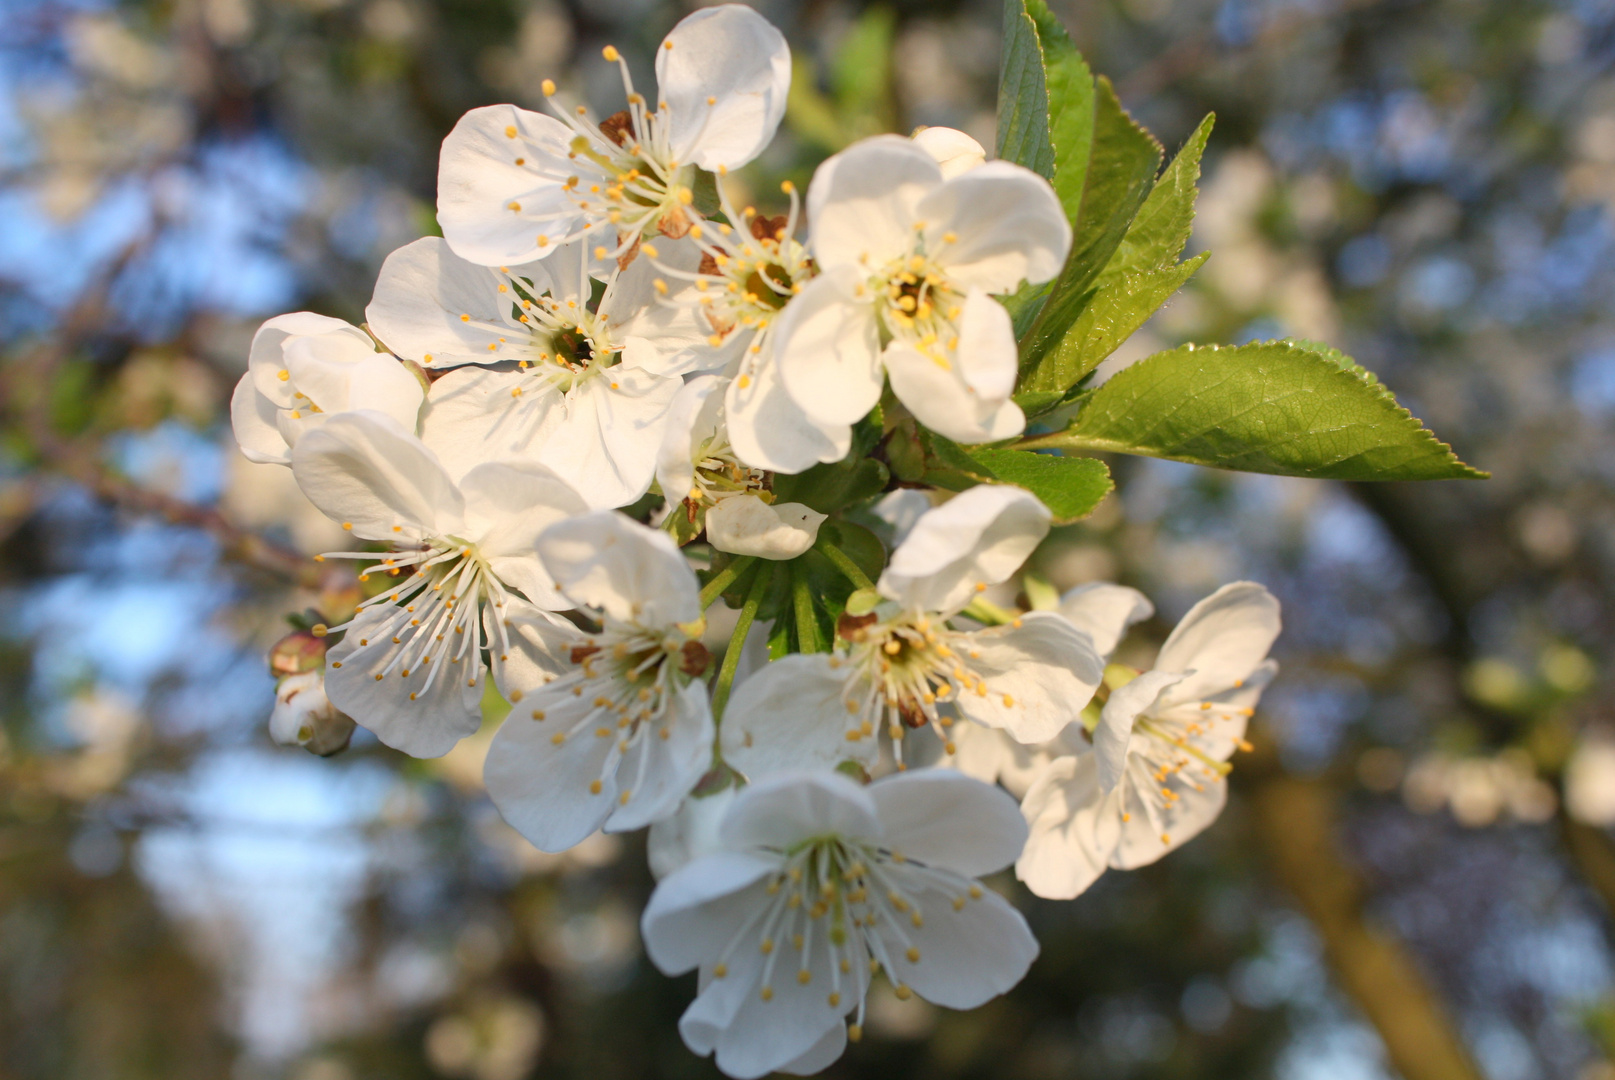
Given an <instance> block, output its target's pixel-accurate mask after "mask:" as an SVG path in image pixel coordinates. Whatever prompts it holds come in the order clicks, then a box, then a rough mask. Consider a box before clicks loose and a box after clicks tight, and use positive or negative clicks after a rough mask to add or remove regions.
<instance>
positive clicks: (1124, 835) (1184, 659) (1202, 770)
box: [1015, 581, 1279, 899]
mask: <svg viewBox="0 0 1615 1080" xmlns="http://www.w3.org/2000/svg"><path fill="white" fill-rule="evenodd" d="M1278 633H1279V603H1278V601H1277V600H1275V599H1274V598H1273V596H1272V594H1271V593H1269V592H1268V591H1267V590H1266V589H1264V588H1263V587H1262V586H1260V585H1257V584H1255V583H1253V582H1249V581H1240V582H1235V583H1234V584H1232V585H1225V586H1223V587H1222V588H1221V589H1218V590H1217V591H1216V592H1214V593H1212V594H1211V595H1210V596H1208V597H1206V598H1205V599H1204V600H1202V601H1200V602H1199V603H1198V604H1196V605H1195V606H1194V607H1193V608H1191V609H1190V611H1189V613H1188V614H1187V615H1185V616H1184V617H1183V621H1182V622H1180V623H1179V624H1178V626H1177V628H1176V629H1175V630H1173V631H1172V634H1171V636H1170V637H1168V638H1167V640H1166V644H1165V645H1163V646H1161V653H1160V656H1159V657H1158V658H1157V659H1156V667H1155V669H1154V670H1152V671H1148V672H1145V673H1143V674H1142V675H1139V676H1138V677H1137V678H1135V679H1133V680H1132V681H1131V682H1129V683H1127V684H1126V685H1124V686H1121V687H1120V688H1119V689H1117V690H1116V691H1115V692H1114V693H1112V694H1111V696H1110V700H1109V701H1108V702H1106V703H1105V708H1104V712H1103V713H1102V714H1101V716H1100V720H1099V725H1098V727H1097V728H1095V729H1094V733H1093V750H1092V752H1090V753H1083V754H1077V755H1070V756H1062V757H1058V758H1056V759H1055V760H1053V761H1052V762H1050V763H1049V764H1048V765H1047V766H1046V767H1045V768H1044V770H1043V771H1042V772H1041V773H1040V774H1039V776H1038V777H1037V779H1036V780H1034V781H1033V783H1032V785H1031V787H1030V788H1029V789H1028V790H1027V792H1026V798H1025V800H1024V802H1023V803H1022V806H1021V810H1022V812H1023V813H1024V814H1025V815H1026V819H1027V821H1028V822H1029V823H1030V826H1031V835H1030V838H1029V839H1028V841H1027V844H1026V850H1025V852H1024V853H1023V854H1022V855H1021V858H1020V860H1019V861H1018V862H1017V863H1016V865H1015V872H1016V874H1018V875H1019V876H1020V878H1021V880H1022V881H1024V882H1026V884H1027V887H1028V888H1030V889H1031V890H1032V891H1033V892H1034V893H1036V894H1037V895H1039V896H1044V897H1049V898H1050V899H1069V898H1071V897H1074V896H1076V895H1078V894H1079V893H1081V892H1082V891H1083V890H1084V889H1086V888H1087V887H1088V886H1089V885H1091V884H1093V882H1094V880H1095V879H1096V878H1098V877H1099V875H1100V874H1102V873H1104V871H1105V868H1106V867H1111V868H1114V869H1117V870H1131V869H1134V868H1135V867H1139V866H1144V865H1146V864H1148V863H1152V862H1154V861H1156V860H1157V859H1159V858H1160V857H1161V856H1162V855H1165V854H1166V853H1167V852H1169V851H1172V850H1173V849H1175V848H1177V847H1179V846H1180V845H1182V844H1183V843H1185V842H1186V841H1188V840H1190V839H1192V838H1193V837H1195V836H1197V835H1198V834H1199V833H1200V832H1201V830H1203V829H1205V828H1206V826H1208V825H1210V824H1211V823H1212V821H1214V820H1216V817H1217V815H1218V814H1220V813H1221V812H1222V808H1223V805H1224V803H1225V802H1226V801H1227V798H1228V783H1227V774H1228V772H1229V766H1228V759H1229V758H1230V757H1232V756H1233V754H1234V751H1235V750H1237V749H1243V748H1246V745H1247V744H1246V743H1245V727H1246V723H1247V721H1248V719H1249V717H1250V715H1251V712H1252V710H1253V709H1254V708H1255V705H1256V702H1257V700H1258V699H1259V698H1260V697H1261V694H1262V690H1263V688H1264V687H1266V686H1267V684H1268V683H1269V682H1270V681H1272V679H1273V676H1274V675H1275V674H1277V672H1278V665H1277V664H1275V663H1274V662H1273V661H1272V660H1269V659H1267V651H1268V649H1269V648H1271V647H1272V644H1273V641H1274V639H1275V638H1277V637H1278Z"/></svg>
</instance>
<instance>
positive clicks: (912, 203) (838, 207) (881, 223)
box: [775, 135, 1071, 443]
mask: <svg viewBox="0 0 1615 1080" xmlns="http://www.w3.org/2000/svg"><path fill="white" fill-rule="evenodd" d="M808 220H809V221H810V222H811V223H812V238H811V244H810V247H811V252H812V256H813V258H814V260H815V261H816V262H817V264H818V266H819V269H820V271H821V273H820V275H819V276H818V277H816V278H814V279H813V280H812V281H810V282H809V283H808V284H807V285H806V287H804V288H803V289H802V291H801V293H800V294H798V295H797V297H796V299H795V300H793V301H792V302H791V304H790V305H789V306H788V307H787V308H786V309H785V312H784V314H783V315H782V316H781V317H780V322H779V326H778V329H777V331H776V332H777V334H778V338H777V341H776V344H775V352H776V355H777V357H778V362H779V365H780V372H781V374H782V376H783V378H784V382H785V388H786V390H787V391H788V392H789V393H790V396H791V398H792V399H793V400H794V401H795V402H796V403H797V405H798V406H800V407H801V409H802V410H803V411H804V412H805V413H807V415H808V416H810V417H811V418H813V419H814V420H815V421H816V422H818V423H820V424H823V425H836V426H838V427H845V426H847V425H850V424H853V423H855V422H857V421H858V420H859V419H861V418H862V417H863V416H864V415H865V414H866V413H868V412H869V410H870V409H871V408H873V407H874V405H875V403H876V402H878V401H879V400H880V395H881V387H882V386H883V385H884V383H885V381H886V379H887V378H888V377H889V378H890V379H891V386H892V391H893V392H894V393H895V394H896V395H897V397H898V399H899V400H900V401H902V403H903V404H904V405H906V406H907V407H908V408H909V410H910V411H911V412H912V413H913V414H914V416H915V417H916V418H917V419H918V420H919V421H920V423H922V424H924V425H925V426H926V427H928V428H930V429H932V430H933V431H936V432H938V433H940V434H942V435H945V436H947V437H948V438H950V439H954V440H957V441H959V442H964V443H980V442H989V441H992V440H996V439H1005V438H1009V437H1011V436H1014V435H1018V434H1019V433H1020V432H1021V430H1022V429H1023V428H1024V426H1025V417H1024V416H1023V415H1022V414H1021V410H1020V409H1019V407H1017V406H1016V405H1015V403H1014V402H1013V401H1011V400H1010V395H1011V393H1012V392H1013V391H1014V389H1015V376H1016V372H1017V368H1018V365H1019V358H1018V353H1017V351H1016V344H1015V331H1014V327H1013V326H1012V324H1011V322H1010V316H1009V312H1008V311H1007V310H1006V309H1005V308H1004V306H1003V305H1002V304H1000V303H999V302H998V301H997V300H994V299H993V294H998V293H1007V292H1012V291H1013V290H1014V289H1015V287H1016V286H1017V285H1018V284H1020V282H1022V281H1030V282H1033V283H1036V282H1042V281H1047V280H1049V279H1050V278H1052V277H1054V276H1055V274H1057V273H1059V271H1060V267H1061V266H1062V265H1063V263H1064V261H1065V257H1066V252H1067V250H1068V249H1069V248H1070V246H1071V226H1070V225H1069V224H1068V223H1067V222H1066V218H1065V213H1064V211H1063V210H1062V209H1061V207H1060V201H1059V199H1058V198H1057V197H1056V196H1055V194H1054V189H1053V188H1052V187H1050V186H1049V183H1048V181H1046V180H1044V179H1043V178H1042V177H1040V176H1038V175H1037V174H1036V173H1034V172H1032V171H1030V170H1028V169H1024V168H1022V167H1020V166H1019V165H1012V164H1009V163H1008V162H1002V161H994V162H989V163H988V164H986V165H982V166H979V167H977V168H975V169H971V170H970V171H968V172H965V173H962V174H960V175H958V176H955V177H953V178H952V179H949V180H944V179H943V177H942V170H941V167H940V166H939V165H938V164H937V162H936V160H935V159H934V158H932V156H931V155H930V154H929V153H927V152H926V150H925V149H924V148H923V147H921V146H917V145H915V144H914V143H913V142H911V141H910V140H908V139H903V138H899V137H898V136H895V135H882V136H878V137H876V138H873V139H867V140H865V141H863V142H861V143H857V144H856V145H854V146H852V147H851V148H849V149H847V150H844V151H842V152H841V153H839V154H837V155H835V156H834V157H832V158H830V159H829V160H827V161H825V162H824V164H822V165H820V166H819V169H818V171H817V172H816V173H815V174H814V176H813V184H812V186H811V187H810V188H809V189H808Z"/></svg>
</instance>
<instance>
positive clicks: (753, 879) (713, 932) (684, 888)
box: [639, 851, 779, 975]
mask: <svg viewBox="0 0 1615 1080" xmlns="http://www.w3.org/2000/svg"><path fill="white" fill-rule="evenodd" d="M778 870H779V861H778V860H777V859H773V858H769V857H766V856H761V855H755V854H752V853H750V852H741V851H720V852H716V853H714V854H712V855H708V856H705V857H703V858H701V859H699V860H697V861H695V862H692V863H690V864H688V865H686V866H684V867H682V868H680V869H679V870H677V871H675V872H674V873H672V874H671V875H669V876H668V877H666V878H664V879H663V880H662V881H661V882H660V883H659V884H658V885H657V886H656V891H655V892H654V893H653V894H652V895H651V898H650V903H649V904H647V905H646V906H645V914H644V915H643V916H642V917H641V918H640V920H639V925H640V929H641V932H642V934H643V937H644V939H645V952H646V953H648V954H649V956H650V959H651V963H653V964H655V965H656V967H657V969H658V970H659V971H661V972H662V973H663V974H664V975H682V974H683V973H684V972H686V971H689V970H691V969H692V968H694V967H696V966H697V965H698V964H700V963H702V962H703V961H705V960H708V959H709V958H711V957H715V956H718V955H720V954H721V953H722V952H723V950H724V947H725V946H726V945H728V943H729V939H730V938H732V937H733V936H734V934H735V930H736V929H738V928H739V927H740V926H741V925H743V923H744V921H745V918H746V916H747V914H749V909H750V908H751V907H752V906H753V905H756V904H760V903H763V902H765V897H764V896H763V891H762V888H761V887H760V886H761V882H762V881H763V879H764V878H766V877H768V876H770V875H771V874H774V873H776V872H777V871H778ZM748 951H750V952H755V951H756V950H755V949H753V950H748Z"/></svg>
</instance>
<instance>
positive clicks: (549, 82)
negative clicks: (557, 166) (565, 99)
mask: <svg viewBox="0 0 1615 1080" xmlns="http://www.w3.org/2000/svg"><path fill="white" fill-rule="evenodd" d="M538 88H539V89H540V90H542V91H544V96H545V97H549V96H550V95H552V94H554V93H555V80H554V79H545V80H544V81H543V82H541V83H539V84H538ZM517 164H518V165H519V164H521V163H520V162H517Z"/></svg>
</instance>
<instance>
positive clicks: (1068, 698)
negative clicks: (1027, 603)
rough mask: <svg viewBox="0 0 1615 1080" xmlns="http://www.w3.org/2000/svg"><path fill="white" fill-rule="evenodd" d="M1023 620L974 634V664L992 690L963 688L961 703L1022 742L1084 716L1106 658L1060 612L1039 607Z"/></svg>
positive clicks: (973, 715)
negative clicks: (1101, 658)
mask: <svg viewBox="0 0 1615 1080" xmlns="http://www.w3.org/2000/svg"><path fill="white" fill-rule="evenodd" d="M1018 621H1019V622H1020V625H1019V626H1013V625H1011V626H997V627H992V628H990V629H987V630H980V631H977V632H976V633H974V634H972V635H970V645H971V650H972V656H971V660H970V666H971V668H972V669H973V670H974V671H975V672H976V673H977V674H979V675H980V676H981V677H982V680H983V682H985V684H986V690H987V693H986V694H984V695H983V694H977V693H973V692H971V691H969V690H965V691H962V692H961V693H960V694H959V699H958V701H957V702H956V705H957V707H958V709H959V711H960V712H961V713H963V714H964V715H965V716H966V717H968V718H969V719H971V720H974V721H976V722H977V723H979V724H985V725H986V726H988V727H993V728H1001V729H1002V730H1004V731H1007V732H1008V733H1009V734H1010V735H1011V736H1012V737H1013V738H1015V739H1016V740H1018V741H1020V742H1023V743H1041V742H1046V741H1048V740H1049V739H1052V738H1054V737H1055V736H1056V735H1058V734H1060V732H1061V731H1062V730H1063V729H1064V728H1065V727H1066V725H1067V724H1070V723H1072V722H1074V721H1076V720H1077V719H1078V718H1080V717H1081V715H1082V710H1083V707H1084V706H1086V705H1087V704H1088V702H1089V700H1090V699H1092V698H1093V695H1094V691H1095V690H1096V689H1098V687H1099V680H1100V678H1101V677H1102V676H1103V674H1104V663H1103V661H1101V660H1100V659H1099V654H1098V653H1096V652H1094V648H1093V644H1092V642H1090V641H1089V640H1088V637H1087V635H1086V634H1083V633H1082V632H1081V631H1079V630H1077V628H1076V627H1074V626H1072V625H1071V624H1070V623H1068V622H1066V621H1065V620H1064V619H1062V618H1060V617H1059V616H1058V615H1055V614H1053V613H1051V612H1042V611H1033V612H1029V613H1028V614H1026V615H1023V616H1021V618H1020V619H1019V620H1018ZM977 653H979V654H980V655H979V657H978V656H977V655H975V654H977Z"/></svg>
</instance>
